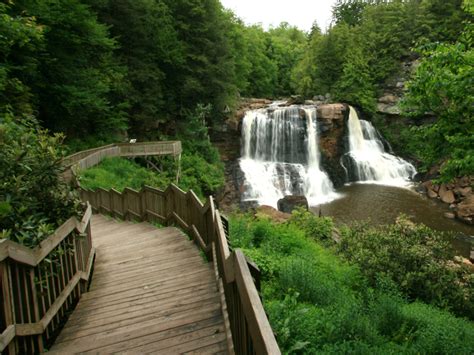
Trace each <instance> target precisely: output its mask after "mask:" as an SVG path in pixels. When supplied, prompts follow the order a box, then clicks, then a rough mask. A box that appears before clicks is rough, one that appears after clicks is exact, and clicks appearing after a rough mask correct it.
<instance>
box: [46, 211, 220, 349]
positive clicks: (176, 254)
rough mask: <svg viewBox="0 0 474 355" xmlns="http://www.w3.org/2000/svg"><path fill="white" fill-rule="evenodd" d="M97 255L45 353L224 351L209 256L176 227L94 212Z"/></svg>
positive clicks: (93, 227) (93, 226) (93, 234)
mask: <svg viewBox="0 0 474 355" xmlns="http://www.w3.org/2000/svg"><path fill="white" fill-rule="evenodd" d="M92 236H93V242H94V246H95V248H96V261H95V267H94V274H93V279H92V284H91V288H90V291H89V292H88V293H85V294H84V295H83V296H82V298H81V300H80V302H79V304H78V306H77V307H76V309H75V311H74V312H73V314H72V315H71V317H70V318H69V320H68V322H67V323H66V326H65V328H64V329H63V330H62V332H61V334H60V335H59V337H58V339H57V340H56V342H55V345H54V346H53V347H52V349H51V351H50V353H67V354H69V353H88V352H90V353H94V354H98V353H117V352H118V353H130V354H143V353H162V354H177V353H200V354H214V353H225V352H226V349H227V343H226V336H225V329H224V321H223V316H222V308H221V300H220V295H219V292H218V290H217V287H216V280H215V275H214V271H213V269H212V268H211V265H212V264H208V263H206V262H205V261H204V260H203V258H202V257H201V256H200V255H199V251H198V249H197V247H195V245H194V244H193V242H192V241H190V240H189V239H188V238H187V237H186V236H185V235H184V234H183V233H182V232H181V231H180V230H178V229H176V228H172V227H167V228H161V229H157V228H156V227H154V226H152V225H150V224H148V223H132V222H122V221H116V220H113V219H109V218H107V217H103V216H100V215H95V216H94V217H93V220H92Z"/></svg>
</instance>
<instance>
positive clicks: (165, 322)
mask: <svg viewBox="0 0 474 355" xmlns="http://www.w3.org/2000/svg"><path fill="white" fill-rule="evenodd" d="M219 314H220V309H219V307H218V305H216V304H215V303H214V304H208V305H204V306H199V304H198V305H197V306H196V307H195V308H189V309H186V310H184V311H182V312H175V313H173V314H169V315H159V316H156V315H154V314H152V313H150V314H149V315H148V317H144V318H136V319H135V320H133V319H132V320H126V321H122V322H118V323H116V324H115V325H110V324H109V325H104V326H102V327H97V328H96V331H95V333H94V334H89V333H88V332H84V333H79V332H76V333H75V334H74V336H75V338H74V339H69V340H67V341H62V342H58V344H57V345H58V346H57V347H53V348H52V350H53V351H55V350H57V351H65V352H67V351H66V349H71V350H72V349H74V352H81V351H88V350H92V349H95V348H100V347H103V346H107V345H113V344H115V343H117V342H120V341H127V340H130V339H134V338H138V337H142V336H144V335H146V334H150V333H155V332H156V330H157V328H158V329H170V328H171V327H172V326H171V324H170V323H172V322H173V321H177V320H182V319H183V318H184V319H186V322H187V323H192V322H195V321H196V320H201V319H207V318H211V317H216V316H218V315H219ZM58 341H59V339H58Z"/></svg>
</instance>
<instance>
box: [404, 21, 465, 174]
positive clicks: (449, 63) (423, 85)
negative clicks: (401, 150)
mask: <svg viewBox="0 0 474 355" xmlns="http://www.w3.org/2000/svg"><path fill="white" fill-rule="evenodd" d="M473 34H474V32H473V31H471V30H469V33H467V32H466V33H465V34H464V36H463V37H462V38H461V40H460V41H459V42H458V43H455V44H438V45H435V46H429V47H426V48H425V49H424V50H423V51H422V54H423V56H424V59H423V60H422V61H421V63H420V65H419V67H418V68H417V70H416V73H415V76H414V78H413V79H412V81H411V82H410V83H409V86H408V92H407V95H406V97H405V101H404V108H405V110H406V111H407V113H408V114H410V115H412V116H417V115H420V114H423V113H425V112H432V113H434V114H435V115H436V117H437V119H436V121H435V122H434V123H432V124H428V125H422V126H419V127H413V128H412V130H411V133H412V135H413V139H412V140H411V142H410V147H411V149H412V150H413V151H414V152H415V154H416V155H417V156H419V157H420V158H421V160H422V161H423V162H424V168H425V169H426V168H428V167H429V166H431V165H433V164H435V163H438V162H439V161H440V160H447V161H446V163H445V164H444V165H443V167H442V169H441V179H442V180H443V181H449V180H450V179H452V178H455V177H457V176H461V175H469V174H472V173H473V172H474V125H473V124H472V118H473V117H474V93H473V91H472V87H473V85H474V81H473V78H474V50H473V47H472V45H473V44H474V42H473V40H472V36H473Z"/></svg>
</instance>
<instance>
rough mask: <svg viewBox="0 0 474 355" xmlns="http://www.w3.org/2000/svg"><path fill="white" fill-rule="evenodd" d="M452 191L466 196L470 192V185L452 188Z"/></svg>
mask: <svg viewBox="0 0 474 355" xmlns="http://www.w3.org/2000/svg"><path fill="white" fill-rule="evenodd" d="M454 193H455V194H456V195H457V196H459V197H461V196H462V197H466V196H468V195H470V194H471V193H472V187H470V186H468V187H457V188H455V189H454Z"/></svg>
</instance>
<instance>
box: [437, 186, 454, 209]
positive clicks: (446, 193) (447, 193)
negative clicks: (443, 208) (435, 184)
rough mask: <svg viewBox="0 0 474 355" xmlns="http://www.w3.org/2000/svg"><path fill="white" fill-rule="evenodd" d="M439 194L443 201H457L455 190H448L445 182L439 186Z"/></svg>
mask: <svg viewBox="0 0 474 355" xmlns="http://www.w3.org/2000/svg"><path fill="white" fill-rule="evenodd" d="M438 194H439V197H440V199H441V201H443V202H444V203H449V204H451V203H453V202H455V201H456V197H455V196H454V193H453V191H451V190H448V188H447V186H446V185H445V184H443V185H441V187H440V188H439V192H438Z"/></svg>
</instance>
